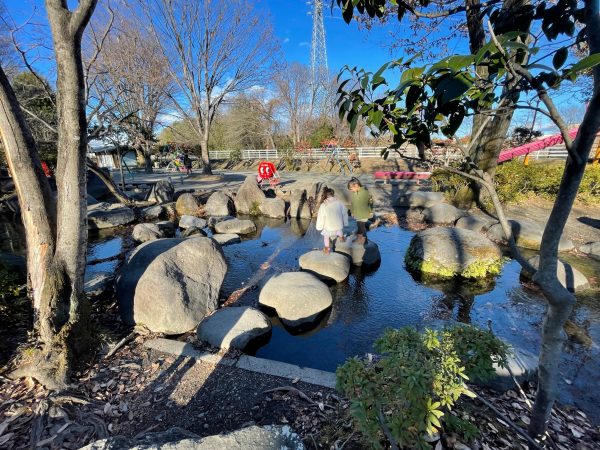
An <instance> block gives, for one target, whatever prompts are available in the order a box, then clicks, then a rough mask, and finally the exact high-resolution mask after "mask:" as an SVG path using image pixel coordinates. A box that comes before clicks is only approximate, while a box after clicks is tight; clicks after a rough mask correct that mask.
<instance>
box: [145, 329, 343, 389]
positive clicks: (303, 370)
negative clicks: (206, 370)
mask: <svg viewBox="0 0 600 450" xmlns="http://www.w3.org/2000/svg"><path fill="white" fill-rule="evenodd" d="M144 347H146V348H148V349H151V350H156V351H159V352H161V353H168V354H170V355H174V356H185V357H189V358H194V359H195V360H196V361H200V362H203V363H206V364H212V365H223V366H229V367H232V366H235V367H237V368H239V369H244V370H248V371H250V372H256V373H262V374H265V375H272V376H276V377H282V378H287V379H289V380H298V381H303V382H305V383H309V384H314V385H317V386H322V387H326V388H330V389H335V380H336V378H335V373H333V372H327V371H325V370H319V369H312V368H310V367H300V366H297V365H295V364H288V363H284V362H280V361H273V360H271V359H265V358H257V357H255V356H249V355H242V356H240V357H239V359H237V360H235V359H230V358H223V357H221V356H219V355H215V354H213V353H208V352H201V351H199V350H197V349H195V348H194V347H193V346H192V345H191V344H188V343H185V342H180V341H175V340H172V339H165V338H157V339H151V340H149V341H146V342H145V343H144Z"/></svg>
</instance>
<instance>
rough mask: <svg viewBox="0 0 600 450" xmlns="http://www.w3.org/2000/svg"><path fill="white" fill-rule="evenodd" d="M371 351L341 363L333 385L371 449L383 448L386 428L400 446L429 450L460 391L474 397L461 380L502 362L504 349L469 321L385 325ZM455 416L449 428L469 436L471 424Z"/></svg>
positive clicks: (489, 370)
mask: <svg viewBox="0 0 600 450" xmlns="http://www.w3.org/2000/svg"><path fill="white" fill-rule="evenodd" d="M375 349H376V351H377V352H379V353H381V354H382V357H381V358H379V359H375V360H372V361H365V360H360V359H357V358H353V359H349V360H348V361H347V362H346V363H345V364H344V365H343V366H341V367H339V368H338V370H337V387H338V389H339V390H340V391H341V392H342V393H343V394H344V395H346V396H347V397H348V398H349V399H350V401H351V413H352V415H353V417H354V419H355V421H356V423H357V424H358V427H359V428H360V430H361V431H362V432H363V433H364V435H365V436H366V437H367V439H369V441H370V442H371V444H372V446H373V447H374V448H383V446H382V444H381V442H382V440H383V439H385V435H386V432H387V433H389V434H390V435H391V436H392V437H393V439H394V440H395V441H396V443H397V444H398V445H399V446H400V447H402V448H419V449H424V448H429V444H428V443H427V442H425V440H424V438H425V436H426V435H427V434H430V433H433V432H435V431H437V430H438V429H440V428H443V427H444V422H445V420H446V419H445V417H446V416H447V413H448V412H449V411H450V410H451V409H452V408H453V407H454V406H455V404H456V402H457V400H458V399H459V398H460V397H461V396H462V395H467V396H473V393H472V392H471V391H470V390H469V389H468V388H467V386H466V385H465V380H468V379H469V377H471V376H477V377H478V378H480V379H486V378H487V377H489V376H490V375H491V374H492V373H493V367H492V365H493V363H494V362H498V363H499V364H500V365H504V361H505V359H506V351H507V349H506V346H505V344H503V343H502V342H501V341H499V340H498V339H497V338H496V337H494V335H493V334H491V333H490V332H486V331H483V330H479V329H477V328H475V327H472V326H467V325H461V326H456V327H452V328H448V329H444V330H441V331H436V330H429V329H426V330H425V331H424V332H423V333H419V332H418V331H417V330H415V329H414V328H410V327H407V328H403V329H400V330H392V329H389V330H386V331H385V332H384V334H383V336H382V337H381V338H380V339H378V340H377V341H376V342H375ZM454 419H456V418H453V419H451V420H452V421H453V422H452V425H451V427H452V428H453V430H458V429H461V428H462V429H464V435H465V436H464V437H465V438H469V437H472V435H473V434H474V433H475V432H474V431H473V428H471V427H468V426H467V425H465V424H461V423H459V422H457V421H456V420H454ZM384 430H387V431H384ZM467 435H468V436H467Z"/></svg>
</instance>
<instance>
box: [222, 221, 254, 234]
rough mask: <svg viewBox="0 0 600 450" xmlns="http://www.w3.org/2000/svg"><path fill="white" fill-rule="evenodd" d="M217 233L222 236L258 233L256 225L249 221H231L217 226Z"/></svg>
mask: <svg viewBox="0 0 600 450" xmlns="http://www.w3.org/2000/svg"><path fill="white" fill-rule="evenodd" d="M215 231H216V232H217V233H222V234H230V233H235V234H250V233H254V232H255V231H256V225H254V222H252V221H251V220H247V219H244V220H240V219H230V220H225V221H223V222H219V223H217V224H215Z"/></svg>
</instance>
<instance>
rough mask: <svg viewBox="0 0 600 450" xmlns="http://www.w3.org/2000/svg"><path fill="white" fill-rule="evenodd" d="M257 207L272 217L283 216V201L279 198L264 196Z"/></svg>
mask: <svg viewBox="0 0 600 450" xmlns="http://www.w3.org/2000/svg"><path fill="white" fill-rule="evenodd" d="M259 208H260V212H261V213H262V214H263V215H264V216H267V217H272V218H274V219H280V218H283V217H285V202H284V201H283V200H282V199H280V198H265V199H264V200H263V202H262V203H261V204H260V207H259Z"/></svg>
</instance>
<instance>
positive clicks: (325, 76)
mask: <svg viewBox="0 0 600 450" xmlns="http://www.w3.org/2000/svg"><path fill="white" fill-rule="evenodd" d="M310 61H311V67H310V68H311V89H312V100H311V106H312V108H311V109H312V111H313V114H314V113H316V114H317V115H318V114H322V113H326V112H327V111H326V109H327V105H326V102H327V100H328V99H327V94H328V92H327V91H328V86H329V83H330V80H329V68H328V66H327V47H326V45H325V26H324V25H323V1H322V0H313V28H312V46H311V51H310Z"/></svg>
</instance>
